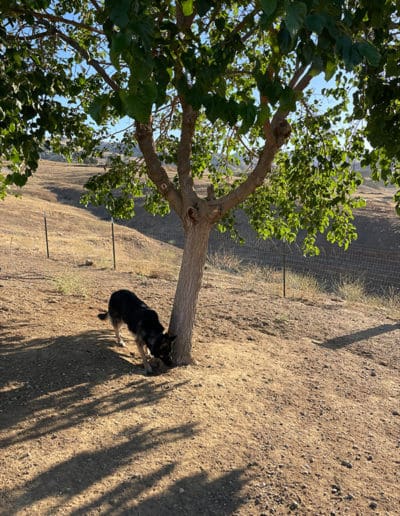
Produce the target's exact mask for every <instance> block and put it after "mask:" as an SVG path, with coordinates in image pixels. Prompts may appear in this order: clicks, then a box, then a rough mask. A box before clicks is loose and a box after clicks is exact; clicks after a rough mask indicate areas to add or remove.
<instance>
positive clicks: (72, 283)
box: [53, 271, 89, 298]
mask: <svg viewBox="0 0 400 516" xmlns="http://www.w3.org/2000/svg"><path fill="white" fill-rule="evenodd" d="M53 282H54V284H55V287H56V290H57V292H59V293H60V294H64V295H65V296H76V297H83V298H86V297H88V290H89V288H88V286H87V284H86V281H83V280H82V278H81V277H80V276H79V274H78V273H74V272H72V271H70V272H65V273H63V274H60V275H58V276H55V277H54V278H53Z"/></svg>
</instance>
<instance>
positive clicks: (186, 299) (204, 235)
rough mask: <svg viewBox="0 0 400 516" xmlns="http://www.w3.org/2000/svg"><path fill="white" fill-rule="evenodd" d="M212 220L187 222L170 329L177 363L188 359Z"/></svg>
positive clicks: (184, 363) (184, 362) (174, 358)
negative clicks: (173, 339) (173, 337)
mask: <svg viewBox="0 0 400 516" xmlns="http://www.w3.org/2000/svg"><path fill="white" fill-rule="evenodd" d="M211 227H212V224H210V222H209V221H207V220H204V219H203V220H201V221H198V222H196V223H190V224H188V227H187V229H186V232H185V245H184V249H183V257H182V264H181V269H180V271H179V278H178V284H177V287H176V292H175V299H174V305H173V308H172V314H171V320H170V326H169V333H170V335H177V340H176V341H175V345H174V351H173V361H174V363H175V364H176V365H188V364H190V363H191V349H192V333H193V326H194V321H195V315H196V306H197V299H198V296H199V292H200V288H201V281H202V278H203V272H204V264H205V261H206V257H207V250H208V240H209V236H210V231H211Z"/></svg>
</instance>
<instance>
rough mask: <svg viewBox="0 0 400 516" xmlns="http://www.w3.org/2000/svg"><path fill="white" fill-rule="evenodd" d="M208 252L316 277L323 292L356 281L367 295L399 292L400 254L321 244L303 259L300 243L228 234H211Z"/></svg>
mask: <svg viewBox="0 0 400 516" xmlns="http://www.w3.org/2000/svg"><path fill="white" fill-rule="evenodd" d="M209 248H210V252H213V253H215V252H230V253H233V254H235V255H237V256H238V257H240V258H241V259H242V261H243V262H244V263H255V264H257V265H259V266H262V267H271V268H274V269H278V270H284V269H288V270H291V271H293V272H296V273H299V274H306V275H310V276H313V277H315V278H316V279H317V280H318V281H319V282H320V283H321V284H322V285H323V286H324V287H325V288H326V289H328V290H330V289H334V287H335V286H337V285H338V284H340V282H343V281H357V282H360V283H362V284H363V285H364V287H365V290H366V291H367V292H371V293H376V294H383V293H386V292H387V291H389V290H390V291H392V292H394V293H400V251H398V250H393V249H392V250H390V249H377V248H372V247H366V246H363V245H358V244H356V243H353V244H352V245H351V246H350V248H349V249H348V250H346V251H345V250H343V249H342V248H339V247H337V246H334V245H331V244H328V243H323V244H319V248H320V254H319V255H318V256H304V254H303V252H302V250H301V247H300V245H299V244H287V243H284V242H280V241H276V240H261V239H257V238H255V237H250V238H249V237H248V238H247V239H246V241H245V243H244V244H238V243H235V242H234V241H232V240H231V239H230V237H229V236H228V235H221V234H213V235H212V237H211V239H210V247H209Z"/></svg>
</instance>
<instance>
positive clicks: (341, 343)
mask: <svg viewBox="0 0 400 516" xmlns="http://www.w3.org/2000/svg"><path fill="white" fill-rule="evenodd" d="M396 330H400V323H396V324H381V325H380V326H376V327H375V328H368V329H366V330H360V331H356V332H354V333H349V334H347V335H341V336H340V337H334V338H332V339H328V340H326V341H325V342H323V343H322V344H320V346H321V347H323V348H328V349H341V348H344V347H345V346H349V345H350V344H355V343H356V342H360V341H362V340H367V339H370V338H372V337H377V336H378V335H383V334H384V333H390V332H392V331H396Z"/></svg>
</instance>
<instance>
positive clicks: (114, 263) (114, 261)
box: [111, 217, 117, 270]
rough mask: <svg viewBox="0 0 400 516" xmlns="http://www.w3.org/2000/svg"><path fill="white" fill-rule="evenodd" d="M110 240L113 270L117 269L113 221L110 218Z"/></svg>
mask: <svg viewBox="0 0 400 516" xmlns="http://www.w3.org/2000/svg"><path fill="white" fill-rule="evenodd" d="M111 238H112V251H113V267H114V270H115V269H116V268H117V264H116V260H115V237H114V219H113V217H111Z"/></svg>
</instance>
